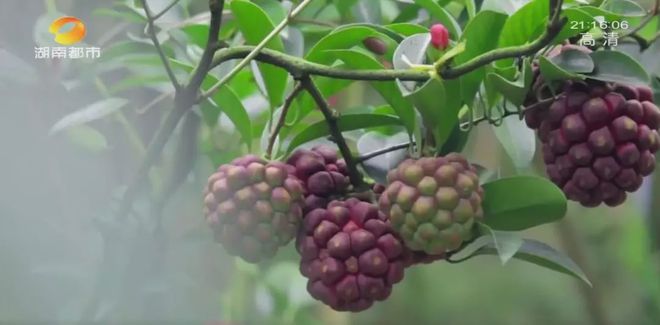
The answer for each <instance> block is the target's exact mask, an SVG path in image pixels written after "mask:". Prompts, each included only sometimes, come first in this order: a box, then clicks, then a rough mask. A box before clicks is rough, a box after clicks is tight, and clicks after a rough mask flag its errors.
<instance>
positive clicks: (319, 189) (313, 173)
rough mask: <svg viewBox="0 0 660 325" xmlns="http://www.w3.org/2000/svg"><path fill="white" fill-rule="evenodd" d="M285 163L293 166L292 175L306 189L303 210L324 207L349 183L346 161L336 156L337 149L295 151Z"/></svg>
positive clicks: (344, 191) (342, 192) (322, 148)
mask: <svg viewBox="0 0 660 325" xmlns="http://www.w3.org/2000/svg"><path fill="white" fill-rule="evenodd" d="M287 163H288V164H289V165H291V166H293V167H294V170H295V171H294V173H295V175H296V176H297V177H298V178H299V179H300V180H302V182H303V185H304V187H305V189H306V190H307V193H306V194H307V195H306V196H305V212H307V211H311V210H314V209H316V208H325V206H326V205H327V204H328V202H330V201H331V200H332V199H334V198H337V197H339V196H341V195H343V194H345V193H346V191H347V190H348V187H349V185H350V181H349V178H348V172H347V170H346V163H345V162H344V160H343V159H338V157H337V151H336V150H334V149H332V148H329V147H326V146H318V147H314V148H312V150H305V149H302V150H298V151H296V152H294V153H293V155H291V157H290V158H289V159H288V160H287Z"/></svg>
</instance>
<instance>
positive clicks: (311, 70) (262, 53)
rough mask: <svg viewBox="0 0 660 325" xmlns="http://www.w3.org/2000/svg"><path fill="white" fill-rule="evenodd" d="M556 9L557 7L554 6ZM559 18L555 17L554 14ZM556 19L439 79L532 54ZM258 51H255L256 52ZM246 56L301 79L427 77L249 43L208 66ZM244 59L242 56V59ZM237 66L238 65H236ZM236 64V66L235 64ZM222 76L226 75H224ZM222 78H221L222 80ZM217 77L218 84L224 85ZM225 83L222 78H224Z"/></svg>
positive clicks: (549, 36) (557, 25) (223, 52)
mask: <svg viewBox="0 0 660 325" xmlns="http://www.w3.org/2000/svg"><path fill="white" fill-rule="evenodd" d="M560 3H561V2H560ZM558 10H560V9H558ZM557 17H559V16H557ZM557 19H558V20H557V21H550V23H549V24H548V28H547V30H546V32H544V33H543V35H542V36H541V37H539V38H538V39H537V40H536V41H534V42H532V43H530V44H527V45H521V46H513V47H506V48H501V49H496V50H492V51H489V52H487V53H485V54H482V55H480V56H477V57H475V58H474V59H472V60H470V61H468V62H466V63H463V64H460V65H458V66H455V67H445V68H443V69H442V71H441V72H440V76H441V77H442V78H443V79H454V78H458V77H460V76H462V75H464V74H466V73H469V72H472V71H473V70H475V69H478V68H480V67H482V66H484V65H487V64H490V63H492V62H494V61H497V60H501V59H506V58H513V57H517V56H524V55H530V54H533V53H535V52H537V51H539V50H540V49H542V48H543V47H545V46H546V45H548V44H550V42H552V40H553V39H554V38H555V36H556V35H557V34H558V33H559V32H560V31H561V29H562V27H563V26H564V25H565V24H566V19H565V18H564V19H561V18H557ZM257 50H259V51H257ZM240 58H246V59H247V58H250V59H255V60H257V61H260V62H264V63H269V64H272V65H275V66H278V67H280V68H283V69H285V70H287V71H288V72H289V73H290V74H291V75H292V76H293V77H294V78H301V77H302V76H304V75H318V76H324V77H330V78H336V79H349V80H367V81H370V80H372V81H387V80H394V79H399V80H403V81H426V80H429V78H431V75H430V74H429V73H428V72H427V71H419V70H415V69H381V70H349V69H342V68H337V67H331V66H327V65H323V64H318V63H315V62H310V61H306V60H305V59H302V58H299V57H295V56H291V55H287V54H284V53H281V52H278V51H273V50H269V49H265V48H262V49H259V48H258V47H253V46H236V47H231V48H224V49H220V50H218V52H217V53H216V54H215V58H214V59H213V64H212V66H214V67H215V66H217V65H219V64H221V63H223V62H226V61H229V60H233V59H240ZM242 62H245V59H244V60H243V61H242ZM239 66H240V65H239ZM237 67H238V66H237ZM225 79H226V78H225ZM223 80H224V79H223ZM223 80H221V81H220V82H219V83H218V84H216V86H215V87H214V88H212V89H211V90H214V89H215V88H217V86H218V85H221V84H224V83H223ZM225 82H226V81H225ZM211 90H209V91H208V92H207V93H205V94H204V95H203V96H202V98H205V97H204V96H208V94H209V93H212V91H211Z"/></svg>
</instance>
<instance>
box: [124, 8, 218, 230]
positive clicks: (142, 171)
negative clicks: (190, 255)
mask: <svg viewBox="0 0 660 325" xmlns="http://www.w3.org/2000/svg"><path fill="white" fill-rule="evenodd" d="M142 1H143V2H145V0H142ZM223 7H224V0H210V1H209V8H210V10H211V25H210V27H209V28H210V30H209V38H208V41H207V44H206V48H205V49H204V54H202V59H201V60H200V62H199V64H198V65H197V67H196V69H195V71H194V72H193V76H192V77H191V80H190V82H189V83H188V85H187V86H186V87H185V88H183V89H182V91H177V92H176V93H175V96H174V109H173V110H172V111H170V112H169V114H168V115H167V117H166V118H165V122H164V123H163V125H161V126H160V128H159V129H158V131H156V135H155V136H154V138H153V140H152V141H151V143H150V144H149V146H148V148H147V153H146V155H145V157H144V160H143V161H142V163H141V164H140V167H139V168H138V170H137V171H136V173H135V176H134V177H133V179H132V181H131V183H129V185H128V187H127V188H126V192H125V193H124V195H123V198H122V201H121V203H120V205H119V211H118V215H119V217H120V218H125V217H126V216H127V214H128V212H129V211H130V210H131V207H132V206H133V201H135V198H136V196H137V194H138V193H139V191H140V190H141V188H142V186H143V185H144V183H145V181H146V179H147V175H148V173H149V170H150V169H151V166H152V165H153V164H154V163H155V162H156V160H158V158H159V157H160V154H161V152H162V151H163V148H164V147H165V144H166V143H167V140H168V139H169V137H170V135H171V134H172V132H173V131H174V129H175V128H176V126H177V125H178V124H179V121H180V120H181V118H182V117H183V116H184V115H185V113H186V112H187V111H188V110H190V108H191V107H192V106H193V105H194V104H195V99H196V94H197V92H198V91H199V86H200V85H201V83H202V80H204V76H206V73H208V71H209V69H210V66H211V61H212V59H213V53H214V52H215V49H214V48H213V47H215V46H217V39H218V34H219V31H220V24H221V22H222V8H223ZM146 8H147V6H146V5H145V9H146Z"/></svg>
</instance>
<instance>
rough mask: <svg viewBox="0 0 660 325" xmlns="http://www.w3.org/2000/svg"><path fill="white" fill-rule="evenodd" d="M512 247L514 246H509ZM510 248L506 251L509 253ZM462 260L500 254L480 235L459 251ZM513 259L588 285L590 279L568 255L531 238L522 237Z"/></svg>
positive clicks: (486, 238) (488, 240)
mask: <svg viewBox="0 0 660 325" xmlns="http://www.w3.org/2000/svg"><path fill="white" fill-rule="evenodd" d="M511 247H512V248H513V247H515V246H513V245H512V246H511ZM511 250H512V249H510V250H508V251H507V252H509V253H510V251H511ZM459 253H460V255H461V256H463V255H466V256H465V257H460V258H461V259H462V260H466V259H469V258H472V257H475V256H479V255H498V256H499V255H500V251H498V249H497V247H496V246H495V244H494V243H493V242H492V238H491V236H482V237H479V238H477V239H476V240H475V241H474V242H473V243H472V244H470V245H468V246H467V247H466V248H465V249H464V250H463V251H460V252H459ZM513 258H514V259H517V260H521V261H525V262H529V263H532V264H536V265H538V266H541V267H544V268H547V269H550V270H553V271H557V272H559V273H564V274H567V275H570V276H573V277H575V278H577V279H579V280H581V281H583V282H584V283H586V284H587V285H589V286H590V287H591V286H592V284H591V281H589V278H588V277H587V275H586V274H585V273H584V271H583V270H582V269H581V268H580V266H578V265H577V264H576V263H575V262H574V261H573V260H572V259H571V258H570V257H568V256H566V255H565V254H563V253H561V252H559V251H557V250H556V249H554V248H552V247H551V246H549V245H548V244H545V243H543V242H540V241H537V240H533V239H523V240H522V244H521V245H520V247H518V249H517V250H516V252H515V254H514V255H513Z"/></svg>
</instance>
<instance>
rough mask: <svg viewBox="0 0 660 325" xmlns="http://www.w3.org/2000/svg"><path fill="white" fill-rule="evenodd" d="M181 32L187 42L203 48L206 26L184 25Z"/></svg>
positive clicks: (206, 34) (207, 31)
mask: <svg viewBox="0 0 660 325" xmlns="http://www.w3.org/2000/svg"><path fill="white" fill-rule="evenodd" d="M181 31H182V32H184V33H185V34H186V36H188V40H189V41H190V42H191V43H193V44H195V45H197V46H199V47H201V48H204V47H205V46H206V41H207V40H208V38H209V26H208V25H201V24H192V25H186V26H183V27H182V28H181ZM104 55H105V53H104Z"/></svg>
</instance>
